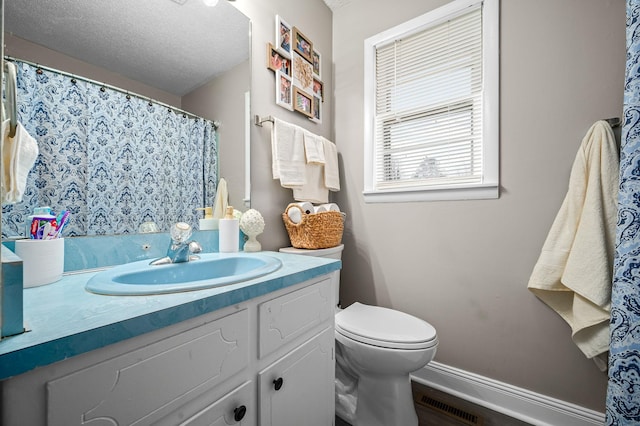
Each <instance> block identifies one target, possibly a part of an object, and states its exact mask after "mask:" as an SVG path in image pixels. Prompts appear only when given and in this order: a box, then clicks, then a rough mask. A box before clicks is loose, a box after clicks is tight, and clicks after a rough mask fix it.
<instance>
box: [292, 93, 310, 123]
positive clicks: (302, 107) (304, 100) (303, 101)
mask: <svg viewBox="0 0 640 426" xmlns="http://www.w3.org/2000/svg"><path fill="white" fill-rule="evenodd" d="M293 109H294V110H296V111H298V112H300V113H302V114H304V115H306V116H307V117H310V118H312V117H313V96H311V95H308V94H306V93H305V92H303V91H302V90H300V89H299V88H297V87H295V86H294V87H293Z"/></svg>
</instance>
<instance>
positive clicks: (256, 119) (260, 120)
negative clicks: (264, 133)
mask: <svg viewBox="0 0 640 426" xmlns="http://www.w3.org/2000/svg"><path fill="white" fill-rule="evenodd" d="M266 121H268V122H269V123H273V117H272V116H270V115H267V116H266V117H260V116H259V115H258V114H256V115H255V116H254V117H253V124H255V125H256V126H260V127H262V123H264V122H266Z"/></svg>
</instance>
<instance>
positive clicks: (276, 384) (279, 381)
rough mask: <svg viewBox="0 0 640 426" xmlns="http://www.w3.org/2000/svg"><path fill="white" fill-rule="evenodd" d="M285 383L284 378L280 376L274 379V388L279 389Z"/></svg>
mask: <svg viewBox="0 0 640 426" xmlns="http://www.w3.org/2000/svg"><path fill="white" fill-rule="evenodd" d="M283 383H284V380H282V377H278V378H277V379H275V380H274V381H273V388H274V389H275V390H277V391H279V390H280V388H281V387H282V384H283Z"/></svg>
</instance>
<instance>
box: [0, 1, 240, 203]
mask: <svg viewBox="0 0 640 426" xmlns="http://www.w3.org/2000/svg"><path fill="white" fill-rule="evenodd" d="M205 3H207V4H212V3H216V2H215V1H212V0H136V1H130V0H93V1H90V2H87V1H86V0H47V1H42V0H21V1H19V2H13V1H12V2H5V5H4V7H5V11H4V38H5V52H4V54H5V55H7V56H8V57H11V58H15V59H22V60H25V61H28V62H31V63H34V64H38V65H42V66H43V67H49V68H53V69H57V70H61V71H63V72H66V73H70V74H73V75H77V76H82V77H84V78H88V79H90V80H93V81H96V82H101V83H104V84H107V85H110V86H115V87H118V88H121V89H123V90H124V91H127V92H131V93H134V94H137V95H140V96H141V97H143V98H149V99H153V100H155V101H158V102H161V103H164V104H167V105H170V106H172V107H175V108H178V109H181V110H184V111H187V112H189V113H192V114H194V115H197V116H200V117H204V118H206V119H208V120H212V121H215V122H217V123H218V124H219V127H218V153H219V165H220V166H219V167H220V170H219V173H218V175H219V176H220V177H224V178H225V179H226V180H227V187H228V190H229V201H230V204H232V205H234V206H238V207H241V206H242V205H243V198H244V196H245V195H244V189H245V182H244V180H245V171H244V164H245V144H244V143H243V141H245V138H246V137H248V136H247V135H245V121H246V115H247V113H246V108H247V107H246V103H247V100H248V98H247V96H248V95H247V94H248V93H249V91H250V83H251V74H250V73H251V68H250V47H251V40H250V25H251V24H250V20H249V19H248V18H247V17H246V16H245V15H243V14H242V13H241V12H240V11H239V10H238V9H236V8H235V7H234V6H233V5H232V4H230V3H229V2H228V1H226V0H219V1H218V2H217V4H215V6H208V5H207V4H205ZM246 154H247V155H248V153H246ZM211 202H212V201H211ZM245 204H246V203H245ZM190 207H192V208H197V207H203V206H199V205H194V206H190Z"/></svg>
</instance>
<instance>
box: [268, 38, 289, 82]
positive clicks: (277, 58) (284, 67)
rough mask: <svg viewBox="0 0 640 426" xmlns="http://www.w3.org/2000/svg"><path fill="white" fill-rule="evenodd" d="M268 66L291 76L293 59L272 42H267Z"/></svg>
mask: <svg viewBox="0 0 640 426" xmlns="http://www.w3.org/2000/svg"><path fill="white" fill-rule="evenodd" d="M267 68H269V69H270V70H272V71H281V72H283V73H285V74H287V75H288V76H291V69H292V68H291V59H290V58H287V57H285V56H283V55H282V53H280V52H279V51H278V50H277V49H276V48H275V47H273V45H272V44H271V43H267Z"/></svg>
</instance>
